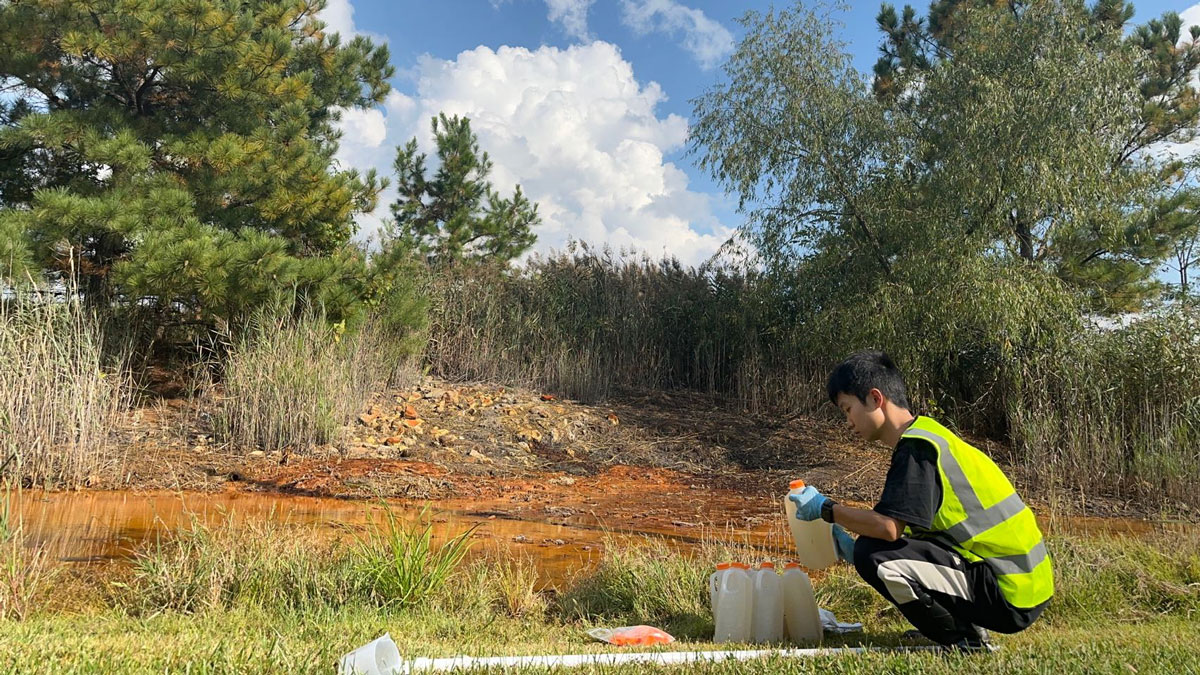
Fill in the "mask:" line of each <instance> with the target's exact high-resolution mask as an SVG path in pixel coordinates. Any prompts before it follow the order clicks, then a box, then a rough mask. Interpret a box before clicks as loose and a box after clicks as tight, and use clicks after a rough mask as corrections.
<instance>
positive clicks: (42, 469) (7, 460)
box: [0, 301, 132, 486]
mask: <svg viewBox="0 0 1200 675" xmlns="http://www.w3.org/2000/svg"><path fill="white" fill-rule="evenodd" d="M131 397H132V387H131V383H130V378H129V373H128V371H127V369H126V368H125V367H124V359H123V358H119V357H118V358H112V357H110V355H108V354H106V349H105V336H104V332H103V330H102V328H101V321H100V320H99V319H98V318H97V317H96V316H95V315H94V314H93V313H92V312H91V311H89V310H88V309H86V308H85V307H82V306H81V305H80V304H79V303H78V302H74V301H68V302H53V301H49V302H41V301H34V302H25V303H18V302H15V301H0V466H3V469H0V473H2V474H4V475H6V476H10V477H11V476H14V475H15V476H18V477H19V478H20V479H21V481H22V482H24V483H25V484H35V485H45V484H51V485H66V486H78V485H81V484H84V483H86V482H87V481H88V480H89V479H90V478H92V477H93V476H94V475H96V474H97V473H99V472H102V471H104V470H106V469H109V470H116V471H119V469H120V468H121V467H122V466H123V465H124V461H125V458H124V457H123V455H122V453H121V452H120V451H119V450H118V448H116V447H115V446H113V445H112V444H111V443H110V441H109V432H110V431H111V430H112V428H113V427H114V425H115V423H116V421H117V419H118V416H119V414H120V413H121V412H122V411H123V410H124V409H125V408H126V407H127V406H128V405H129V402H130V400H131Z"/></svg>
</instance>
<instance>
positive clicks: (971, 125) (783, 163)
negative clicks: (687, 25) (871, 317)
mask: <svg viewBox="0 0 1200 675" xmlns="http://www.w3.org/2000/svg"><path fill="white" fill-rule="evenodd" d="M935 10H936V11H935ZM1127 14H1128V13H1127V12H1126V11H1125V10H1124V9H1123V5H1122V6H1120V7H1118V6H1116V5H1115V4H1114V3H1112V2H1107V1H1106V2H1103V3H1101V5H1098V6H1096V7H1092V8H1088V7H1086V6H1085V5H1083V4H1082V3H1080V2H1075V1H1073V0H1066V1H1062V0H1056V1H1050V2H1031V3H1020V2H1013V3H1000V4H997V3H975V2H965V1H964V2H959V3H948V2H939V3H935V6H934V9H932V10H931V15H930V18H929V19H928V20H923V19H920V18H919V17H917V15H916V13H915V12H914V11H913V10H911V8H907V9H906V10H905V11H904V12H903V14H902V15H901V16H899V17H897V16H896V15H895V13H894V11H892V10H891V9H890V8H887V7H885V11H884V12H883V13H882V14H881V17H880V24H881V26H882V27H883V28H884V30H885V40H884V58H883V59H882V60H881V64H880V65H879V66H877V68H876V72H875V73H873V74H864V73H860V72H858V71H857V70H856V69H855V68H854V67H853V65H852V62H851V59H850V56H849V54H847V53H846V50H845V49H844V46H843V45H841V44H840V43H838V41H837V40H836V39H835V38H834V36H833V35H832V32H831V30H832V29H831V28H830V22H829V21H828V16H825V15H818V14H817V13H815V12H813V11H810V10H807V9H805V8H803V7H801V6H797V7H795V8H793V9H790V10H785V11H781V12H771V13H767V14H757V13H750V14H748V15H747V16H746V18H745V19H744V21H745V25H746V28H747V31H746V37H745V38H744V39H743V41H742V43H741V44H740V45H739V47H738V49H737V51H736V52H735V53H734V55H733V56H732V57H731V58H730V60H729V62H728V63H727V64H726V67H725V72H726V76H727V77H726V78H725V80H724V81H723V82H722V83H720V84H718V85H717V86H715V87H713V88H712V89H710V90H709V91H707V92H706V93H705V94H704V95H703V96H702V97H700V98H699V99H698V100H697V103H696V117H697V124H696V126H695V129H694V132H693V136H692V148H693V150H695V151H696V152H698V153H699V154H700V157H701V164H702V166H704V167H706V168H707V169H708V170H709V171H710V172H711V173H712V174H713V175H714V176H715V177H716V178H717V179H719V180H721V181H722V182H723V183H724V184H725V185H726V187H727V188H729V189H730V190H731V191H734V192H736V193H737V194H739V195H740V196H741V197H742V199H743V203H744V204H745V205H746V206H747V208H748V214H749V228H750V230H752V231H753V233H754V236H755V241H756V244H757V245H758V250H759V252H760V253H762V254H763V255H764V256H766V257H767V258H769V259H771V260H773V261H774V262H777V263H779V264H782V265H785V266H786V265H789V264H795V263H796V262H797V261H804V262H805V264H807V265H810V266H811V265H812V264H813V263H814V261H817V260H819V259H820V258H821V257H822V256H828V257H829V259H830V261H831V264H836V266H837V268H836V269H837V271H836V272H835V273H828V274H826V273H822V274H819V275H816V276H817V278H816V279H815V280H814V281H815V282H817V283H820V284H829V283H835V282H836V279H840V280H843V281H845V283H847V284H850V285H853V284H860V285H861V284H864V283H866V284H873V283H878V282H881V281H897V274H899V273H900V272H901V271H902V269H903V268H906V267H909V268H912V269H914V273H915V274H917V277H918V278H915V279H913V280H911V281H910V282H904V283H910V285H911V286H913V287H922V286H925V285H926V282H925V281H922V280H921V279H920V278H919V277H920V275H921V274H923V273H925V272H927V271H928V270H929V269H931V264H930V263H928V262H927V261H929V260H931V259H935V260H936V261H937V264H939V265H940V264H942V262H943V261H945V260H949V259H955V260H957V261H959V263H957V264H960V265H967V266H970V265H976V266H978V265H983V266H987V267H995V266H997V265H1007V264H1012V265H1015V266H1017V267H1015V268H1014V269H1018V270H1024V271H1025V272H1028V273H1031V274H1045V275H1049V277H1050V278H1052V279H1054V280H1057V281H1058V282H1061V283H1062V284H1064V285H1065V287H1066V288H1068V289H1070V290H1074V291H1078V292H1080V293H1082V294H1083V295H1085V296H1086V297H1087V298H1088V299H1089V300H1090V302H1091V304H1092V306H1093V308H1094V309H1097V310H1101V311H1119V310H1125V309H1131V308H1136V307H1138V306H1141V304H1142V303H1144V302H1145V301H1146V300H1147V299H1148V298H1152V297H1153V295H1154V293H1155V292H1156V290H1157V289H1156V287H1155V283H1154V273H1155V271H1156V270H1157V268H1158V267H1159V265H1160V264H1161V263H1162V261H1163V260H1164V258H1165V257H1166V256H1167V255H1168V254H1169V252H1170V251H1171V245H1170V244H1171V236H1172V234H1171V233H1172V232H1173V231H1174V229H1177V228H1172V227H1171V226H1170V224H1169V223H1168V222H1167V221H1165V220H1163V219H1162V218H1161V217H1160V216H1161V215H1162V214H1161V213H1159V212H1158V211H1157V210H1156V209H1154V208H1151V207H1152V206H1153V205H1155V204H1158V203H1160V201H1161V199H1162V197H1163V193H1164V192H1166V191H1169V190H1172V189H1174V188H1175V187H1177V186H1176V185H1173V181H1177V180H1178V179H1179V178H1180V172H1181V170H1182V168H1183V166H1182V165H1181V164H1180V163H1178V162H1176V161H1174V160H1173V159H1172V158H1171V157H1170V156H1168V155H1165V154H1163V153H1158V152H1154V150H1155V148H1156V147H1158V144H1161V143H1163V142H1167V141H1187V140H1190V139H1191V138H1192V137H1193V136H1194V133H1195V124H1196V99H1195V92H1194V90H1193V89H1192V87H1191V84H1190V81H1191V79H1192V78H1193V77H1194V76H1195V74H1196V69H1197V66H1198V65H1200V48H1198V47H1197V46H1196V44H1195V43H1194V42H1192V41H1182V43H1181V44H1180V45H1179V46H1178V47H1177V46H1175V41H1176V40H1181V39H1182V38H1183V36H1182V35H1181V34H1180V22H1179V21H1178V17H1175V16H1174V15H1171V14H1168V15H1167V16H1166V17H1165V18H1164V19H1163V20H1162V21H1154V22H1150V23H1149V24H1147V26H1145V27H1143V28H1141V29H1139V30H1137V31H1134V32H1133V34H1132V37H1126V35H1125V33H1124V30H1123V28H1124V21H1125V19H1127ZM916 261H923V262H916ZM954 267H955V266H954V265H951V266H950V267H949V268H950V269H953V268H954ZM922 270H924V271H922ZM830 275H832V276H833V277H835V280H831V279H829V278H828V277H829V276H830Z"/></svg>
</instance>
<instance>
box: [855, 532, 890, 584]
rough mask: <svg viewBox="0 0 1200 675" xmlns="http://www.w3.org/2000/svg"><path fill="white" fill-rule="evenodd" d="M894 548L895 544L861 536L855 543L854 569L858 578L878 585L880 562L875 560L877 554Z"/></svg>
mask: <svg viewBox="0 0 1200 675" xmlns="http://www.w3.org/2000/svg"><path fill="white" fill-rule="evenodd" d="M894 546H895V542H890V541H884V540H883V539H876V538H874V537H867V536H860V537H859V538H858V540H857V541H855V542H854V569H855V570H856V571H857V572H858V576H860V577H862V579H863V581H866V582H867V583H869V584H871V585H872V586H874V585H876V584H877V583H878V581H879V562H878V561H877V560H875V554H876V553H878V552H879V551H881V550H883V549H885V548H888V547H894Z"/></svg>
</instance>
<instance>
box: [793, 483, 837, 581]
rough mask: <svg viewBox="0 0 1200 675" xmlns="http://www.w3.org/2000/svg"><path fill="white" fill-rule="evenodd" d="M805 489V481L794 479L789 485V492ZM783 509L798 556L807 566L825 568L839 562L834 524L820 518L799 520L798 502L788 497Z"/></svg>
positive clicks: (813, 568) (796, 492)
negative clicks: (797, 513)
mask: <svg viewBox="0 0 1200 675" xmlns="http://www.w3.org/2000/svg"><path fill="white" fill-rule="evenodd" d="M803 489H804V481H802V480H794V481H792V482H791V483H790V484H789V485H788V494H789V495H792V494H799V493H800V491H801V490H803ZM783 510H784V513H785V514H787V522H788V527H790V528H791V530H792V541H793V542H794V543H795V544H796V558H797V559H798V560H799V561H800V562H801V563H802V564H803V565H804V566H805V567H807V568H809V569H812V570H823V569H825V568H826V567H829V566H830V565H832V564H834V563H835V562H837V546H836V544H835V543H834V541H833V525H831V524H829V523H827V522H825V521H824V520H820V519H818V520H797V519H796V504H795V503H793V502H792V500H790V499H788V498H787V497H784V498H783Z"/></svg>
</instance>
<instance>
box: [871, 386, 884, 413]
mask: <svg viewBox="0 0 1200 675" xmlns="http://www.w3.org/2000/svg"><path fill="white" fill-rule="evenodd" d="M867 396H869V397H870V399H871V406H872V407H871V409H872V410H876V409H879V408H882V407H883V402H884V401H886V400H887V399H886V398H884V396H883V392H882V391H879V390H878V389H872V390H871V391H869V392H867Z"/></svg>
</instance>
